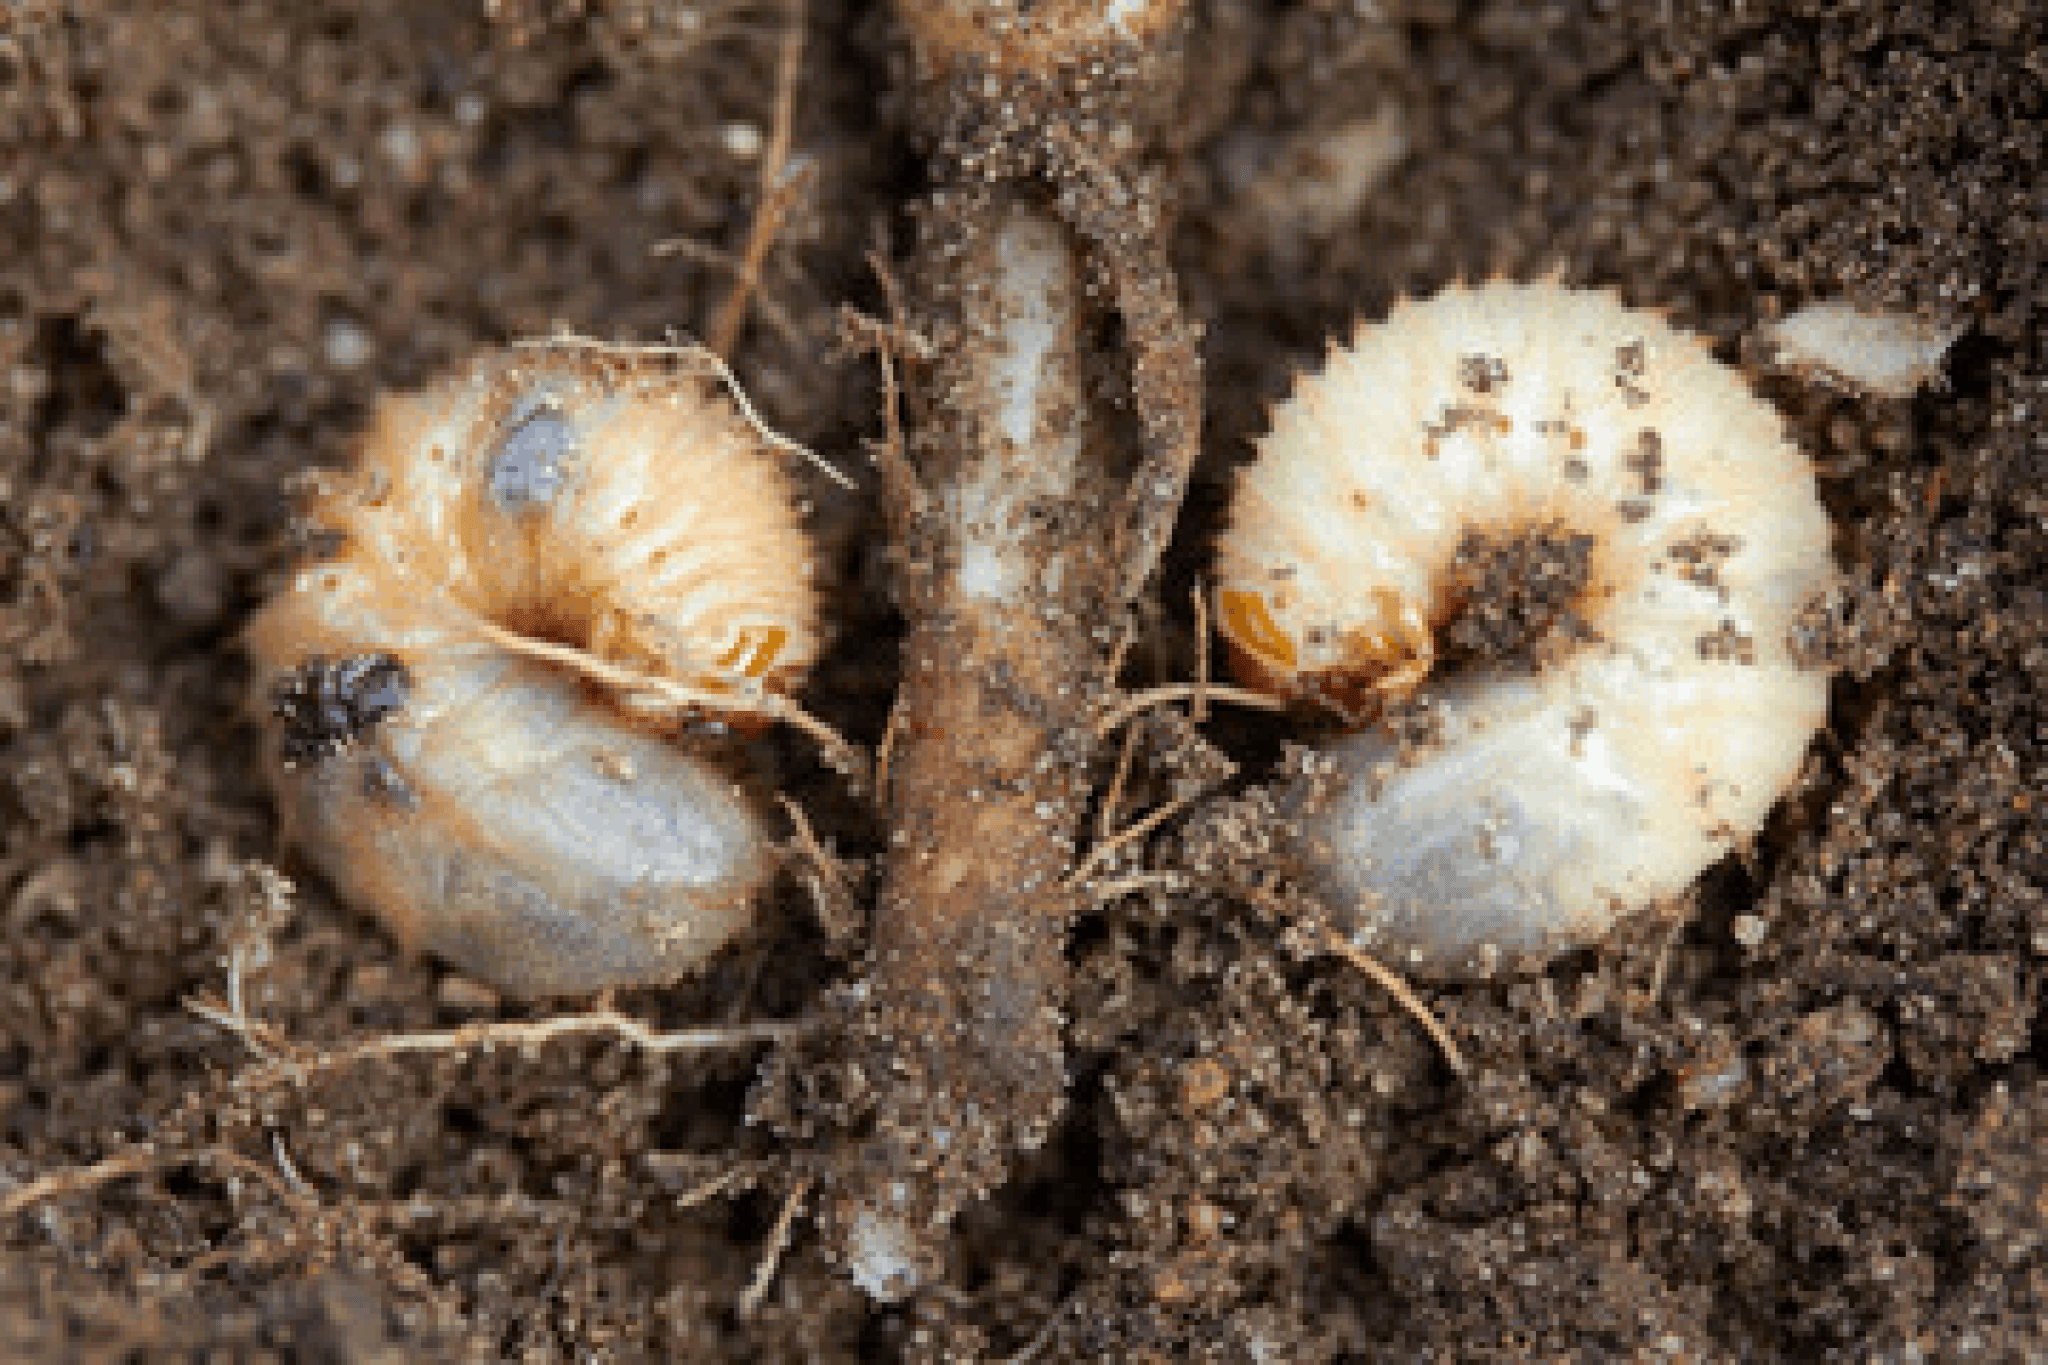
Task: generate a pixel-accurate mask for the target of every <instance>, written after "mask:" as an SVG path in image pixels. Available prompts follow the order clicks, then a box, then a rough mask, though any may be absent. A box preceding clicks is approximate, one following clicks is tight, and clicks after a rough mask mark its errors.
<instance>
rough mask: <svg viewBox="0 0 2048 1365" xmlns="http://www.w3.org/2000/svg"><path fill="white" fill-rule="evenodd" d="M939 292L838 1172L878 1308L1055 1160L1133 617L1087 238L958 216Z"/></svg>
mask: <svg viewBox="0 0 2048 1365" xmlns="http://www.w3.org/2000/svg"><path fill="white" fill-rule="evenodd" d="M943 207H944V208H945V209H947V210H948V211H949V212H948V213H947V216H946V217H945V218H944V219H942V220H938V221H937V223H936V225H937V227H938V232H937V234H936V238H935V241H934V243H933V245H932V246H931V247H930V248H929V259H928V261H927V262H926V263H925V265H926V268H925V269H924V271H923V278H924V279H925V280H926V281H927V282H934V281H953V282H957V283H952V284H948V285H945V286H943V287H941V288H939V289H936V290H935V291H934V295H935V296H934V297H933V299H932V300H931V302H930V305H929V313H928V316H927V317H926V318H925V319H924V320H923V321H924V330H926V332H927V333H928V334H929V335H931V336H932V337H933V338H934V339H935V340H937V341H938V343H939V344H938V345H937V346H936V352H937V354H938V355H939V357H940V359H939V360H938V361H937V362H936V363H935V364H934V365H933V366H932V367H931V368H930V370H929V372H928V373H927V374H925V375H922V376H920V377H921V378H922V379H923V380H924V381H925V382H923V383H922V384H920V385H919V386H918V387H917V388H916V389H915V390H914V395H913V396H914V397H915V398H916V399H917V400H918V403H919V406H920V408H921V412H920V417H921V421H920V432H919V436H918V438H917V450H918V453H919V456H920V460H919V463H920V465H921V466H922V468H923V470H924V473H925V478H926V482H927V483H928V484H929V485H930V486H931V493H930V496H929V498H928V500H927V508H928V510H927V512H926V514H925V515H924V516H923V517H922V518H921V519H919V520H918V524H917V525H916V528H915V530H914V532H913V535H912V544H911V546H910V547H909V550H910V553H909V560H910V562H909V563H908V564H907V566H906V570H905V574H906V577H905V582H904V584H903V588H902V595H903V599H904V607H905V610H906V613H907V614H908V615H910V617H911V619H912V625H911V630H910V635H909V638H908V640H907V642H906V644H905V647H904V648H905V654H904V669H903V675H904V676H903V683H902V690H901V693H900V696H899V700H898V713H899V715H900V717H901V719H900V722H899V728H898V732H897V735H896V739H895V746H894V754H895V757H894V761H893V762H892V763H891V765H890V768H889V773H888V782H887V787H886V790H885V792H884V800H885V801H886V803H887V806H888V814H889V826H890V828H891V830H892V832H893V833H892V839H891V846H890V849H889V854H888V862H887V866H886V869H885V877H884V885H883V891H882V895H881V899H880V902H879V904H878V905H877V907H876V912H875V920H874V948H873V956H872V961H871V966H870V971H869V975H868V978H867V980H866V982H865V983H863V985H862V986H861V987H860V988H858V989H857V990H856V992H854V994H853V997H852V999H853V1004H852V1012H853V1015H854V1017H853V1018H852V1019H850V1020H849V1027H850V1030H851V1035H852V1038H851V1043H850V1046H851V1048H852V1050H853V1052H854V1054H855V1056H856V1057H858V1058H859V1059H860V1065H861V1067H862V1070H863V1071H864V1073H865V1078H866V1080H867V1083H868V1085H869V1086H870V1088H871V1093H873V1094H874V1096H875V1106H876V1107H875V1112H874V1115H873V1127H872V1129H871V1130H870V1131H869V1132H868V1133H867V1134H866V1135H865V1137H864V1138H862V1139H860V1140H859V1141H858V1144H857V1146H856V1148H855V1150H853V1151H852V1152H850V1153H848V1154H847V1156H848V1159H847V1160H846V1161H844V1163H842V1164H841V1165H840V1167H839V1169H836V1170H833V1171H831V1172H829V1175H828V1179H829V1183H828V1188H827V1190H826V1192H825V1200H824V1208H825V1214H826V1218H827V1221H828V1225H829V1226H830V1227H831V1228H832V1232H833V1237H834V1240H835V1241H836V1242H837V1244H838V1249H839V1254H840V1256H841V1257H842V1259H843V1260H844V1261H845V1263H846V1264H847V1266H848V1269H849V1270H850V1271H851V1272H852V1273H853V1275H854V1277H855V1278H856V1280H857V1281H858V1282H860V1283H861V1284H862V1285H863V1286H864V1287H865V1288H867V1289H868V1290H869V1292H870V1293H873V1294H875V1295H876V1296H877V1297H885V1298H887V1297H895V1296H897V1295H900V1294H902V1293H904V1292H907V1291H908V1290H909V1289H911V1288H913V1287H915V1286H916V1285H917V1284H918V1283H921V1282H923V1281H925V1280H927V1279H928V1278H929V1277H930V1275H931V1273H932V1271H933V1270H934V1269H935V1265H934V1262H935V1260H936V1258H937V1256H938V1254H939V1249H940V1248H941V1246H942V1245H943V1242H942V1237H943V1233H944V1230H945V1228H946V1225H947V1224H948V1223H949V1222H950V1221H951V1219H952V1217H953V1216H954V1214H955V1213H956V1212H957V1211H958V1210H959V1209H960V1208H961V1207H962V1206H963V1205H965V1204H966V1203H968V1202H969V1201H971V1200H973V1199H975V1198H978V1197H980V1196H981V1195H983V1194H985V1193H987V1192H988V1191H989V1190H990V1189H992V1188H995V1187H997V1186H999V1185H1000V1184H1002V1183H1003V1181H1004V1179H1005V1178H1006V1176H1007V1170H1008V1166H1009V1163H1010V1161H1011V1158H1012V1157H1013V1155H1014V1154H1016V1153H1018V1152H1022V1151H1028V1150H1030V1149H1032V1148H1034V1147H1036V1146H1038V1145H1039V1144H1040V1143H1041V1142H1042V1141H1043V1140H1044V1138H1045V1135H1046V1134H1047V1132H1048V1131H1049V1130H1050V1127H1051V1125H1052V1123H1053V1121H1054V1119H1055V1118H1056V1116H1057V1115H1058V1113H1059V1110H1060V1107H1061V1105H1062V1103H1063V1097H1064V1090H1065V1074H1064V1073H1065V1058H1064V1054H1063V1049H1062V1041H1061V1034H1060V1022H1061V1012H1060V1011H1061V1005H1062V1002H1063V997H1064V992H1065V977H1066V963H1065V957H1064V941H1065V936H1066V931H1067V928H1068V926H1069V924H1070V922H1071V921H1072V919H1073V917H1074V915H1075V914H1076V913H1077V912H1078V910H1079V909H1080V908H1081V905H1082V896H1083V893H1082V892H1081V891H1080V890H1079V889H1078V888H1076V887H1074V886H1072V885H1071V884H1070V883H1069V882H1068V881H1067V879H1066V874H1067V872H1068V870H1069V869H1070V868H1071V867H1072V865H1073V860H1074V855H1075V847H1076V842H1077V837H1078V830H1079V825H1080V820H1081V817H1082V815H1083V814H1084V812H1085V809H1086V803H1087V800H1088V797H1089V780H1088V777H1089V765H1090V761H1091V759H1092V758H1093V756H1094V755H1095V753H1096V751H1097V749H1098V747H1099V740H1098V737H1097V735H1096V727H1095V720H1096V717H1097V715H1098V713H1099V708H1100V706H1101V704H1102V702H1103V699H1104V697H1105V695H1106V693H1107V690H1108V688H1109V686H1110V679H1109V676H1108V674H1109V668H1108V660H1109V657H1110V655H1111V652H1112V646H1113V645H1114V643H1115V631H1114V624H1113V623H1115V622H1116V621H1118V620H1119V619H1120V616H1119V613H1120V610H1121V603H1120V600H1119V599H1118V597H1117V595H1116V587H1115V584H1116V581H1117V578H1118V565H1117V564H1116V562H1115V561H1114V559H1113V557H1112V556H1111V554H1110V553H1109V549H1110V547H1109V545H1108V542H1107V539H1106V537H1105V536H1104V535H1103V534H1102V531H1101V528H1100V526H1099V522H1100V520H1101V515H1102V514H1101V510H1100V509H1101V508H1102V507H1104V506H1105V505H1106V503H1107V499H1106V497H1105V493H1106V492H1107V491H1108V485H1107V480H1106V477H1105V475H1104V474H1103V473H1102V472H1101V470H1102V465H1103V462H1104V455H1105V453H1106V452H1105V450H1104V449H1103V448H1102V447H1103V444H1104V443H1103V433H1102V431H1101V428H1100V424H1099V423H1098V422H1097V421H1096V420H1095V418H1094V414H1093V413H1092V412H1091V411H1090V408H1089V405H1088V402H1087V400H1086V396H1085V395H1086V392H1087V385H1086V383H1085V382H1084V379H1085V377H1084V369H1085V367H1086V365H1087V361H1088V357H1087V353H1086V346H1085V342H1084V328H1083V321H1084V313H1085V309H1084V305H1083V298H1082V284H1081V280H1080V274H1079V263H1078V257H1077V254H1076V252H1075V250H1074V247H1073V239H1072V236H1071V234H1069V233H1068V232H1067V231H1066V229H1064V228H1062V227H1061V226H1059V225H1058V224H1057V223H1056V222H1055V221H1054V220H1053V219H1052V218H1051V217H1050V216H1049V215H1048V214H1046V213H1045V212H1043V211H1042V210H1040V209H1037V208H1034V207H1031V206H1029V205H1028V204H1026V203H1025V202H1023V201H1022V200H1021V199H1019V198H1016V197H1012V196H1008V195H1001V196H995V197H989V196H984V195H980V194H966V195H959V196H955V197H953V198H952V199H950V200H948V201H945V203H944V205H943Z"/></svg>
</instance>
